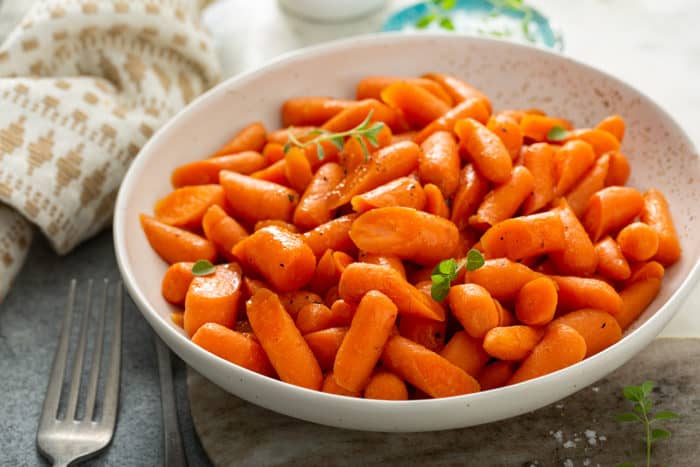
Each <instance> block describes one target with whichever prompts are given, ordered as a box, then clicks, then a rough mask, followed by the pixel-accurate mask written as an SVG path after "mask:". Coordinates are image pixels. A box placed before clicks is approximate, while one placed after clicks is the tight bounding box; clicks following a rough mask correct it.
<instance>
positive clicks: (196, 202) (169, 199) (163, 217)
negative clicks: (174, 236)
mask: <svg viewBox="0 0 700 467" xmlns="http://www.w3.org/2000/svg"><path fill="white" fill-rule="evenodd" d="M224 203H225V197H224V190H223V189H222V188H221V187H220V186H219V185H197V186H186V187H182V188H178V189H176V190H175V191H173V192H171V193H170V194H168V195H167V196H166V197H164V198H161V199H160V200H158V202H156V205H155V207H154V209H153V211H154V212H155V214H156V219H158V220H159V221H160V222H163V223H165V224H168V225H172V226H175V227H183V228H197V227H199V225H200V224H201V223H202V217H203V216H204V213H205V212H207V209H209V207H210V206H213V205H215V204H217V205H219V206H223V205H224Z"/></svg>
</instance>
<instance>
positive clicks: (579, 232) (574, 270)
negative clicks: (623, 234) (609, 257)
mask: <svg viewBox="0 0 700 467" xmlns="http://www.w3.org/2000/svg"><path fill="white" fill-rule="evenodd" d="M555 205H556V206H557V209H556V212H557V213H558V214H559V217H560V218H561V220H562V222H563V223H564V238H565V239H566V248H565V249H564V250H563V251H559V252H554V253H552V254H551V255H550V258H551V260H552V261H553V262H554V264H555V265H556V267H557V270H558V271H559V273H561V274H571V275H576V276H588V275H590V274H593V272H594V271H595V269H596V266H597V265H598V256H597V255H596V254H595V247H594V246H593V243H592V242H591V239H590V238H589V237H588V234H587V233H586V230H585V229H584V228H583V226H582V225H581V222H579V220H578V217H576V214H575V213H574V211H573V210H572V209H571V207H569V205H568V203H567V202H566V199H564V198H562V199H560V200H559V201H558V202H556V203H555Z"/></svg>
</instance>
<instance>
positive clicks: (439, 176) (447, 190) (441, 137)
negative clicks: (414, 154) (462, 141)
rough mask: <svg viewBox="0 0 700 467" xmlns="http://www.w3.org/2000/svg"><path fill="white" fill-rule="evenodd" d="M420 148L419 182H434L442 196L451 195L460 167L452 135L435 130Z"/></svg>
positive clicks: (454, 189)
mask: <svg viewBox="0 0 700 467" xmlns="http://www.w3.org/2000/svg"><path fill="white" fill-rule="evenodd" d="M421 148H422V149H423V151H422V153H421V155H420V158H419V159H418V176H419V177H420V180H421V182H422V183H423V184H425V183H432V184H435V185H437V186H438V187H439V188H440V191H441V192H442V193H443V195H444V196H446V197H449V196H452V194H453V193H454V192H455V191H456V190H457V185H458V184H459V167H460V160H459V153H458V152H457V142H456V141H455V139H454V136H452V134H451V133H448V132H447V131H437V132H435V133H433V134H432V135H430V136H429V137H428V138H427V139H426V140H425V141H423V143H422V144H421Z"/></svg>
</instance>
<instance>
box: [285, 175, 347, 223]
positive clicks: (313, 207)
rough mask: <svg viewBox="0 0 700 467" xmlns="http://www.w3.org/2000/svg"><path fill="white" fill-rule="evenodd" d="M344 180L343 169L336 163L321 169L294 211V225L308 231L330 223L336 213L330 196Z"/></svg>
mask: <svg viewBox="0 0 700 467" xmlns="http://www.w3.org/2000/svg"><path fill="white" fill-rule="evenodd" d="M342 178H343V168H342V167H341V166H340V165H338V164H336V163H335V162H328V163H326V164H323V165H322V166H321V167H319V169H318V170H317V171H316V174H315V175H314V176H313V178H312V179H311V182H309V184H308V186H307V187H306V190H305V191H304V194H303V195H302V196H301V199H300V200H299V204H298V205H297V207H296V209H295V210H294V223H295V224H296V225H298V226H299V227H301V228H302V229H305V230H306V229H313V228H314V227H317V226H319V225H321V224H323V223H325V222H328V221H330V220H331V218H332V217H333V214H334V212H335V211H334V210H333V209H331V208H330V206H329V203H328V194H329V193H330V191H331V190H333V189H334V188H335V186H336V185H337V184H338V183H339V182H340V180H341V179H342Z"/></svg>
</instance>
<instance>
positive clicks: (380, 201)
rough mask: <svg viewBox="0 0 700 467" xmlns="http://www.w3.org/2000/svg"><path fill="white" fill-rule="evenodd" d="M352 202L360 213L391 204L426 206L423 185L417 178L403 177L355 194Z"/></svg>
mask: <svg viewBox="0 0 700 467" xmlns="http://www.w3.org/2000/svg"><path fill="white" fill-rule="evenodd" d="M350 204H351V205H352V209H353V210H354V211H356V212H359V213H363V212H365V211H369V210H370V209H376V208H386V207H391V206H403V207H408V208H413V209H423V208H424V207H425V193H424V192H423V187H421V186H420V183H418V182H417V181H416V180H415V179H413V178H411V177H401V178H397V179H396V180H392V181H391V182H389V183H385V184H384V185H380V186H378V187H377V188H374V189H373V190H370V191H367V192H365V193H362V194H360V195H355V196H353V197H352V199H351V200H350Z"/></svg>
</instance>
